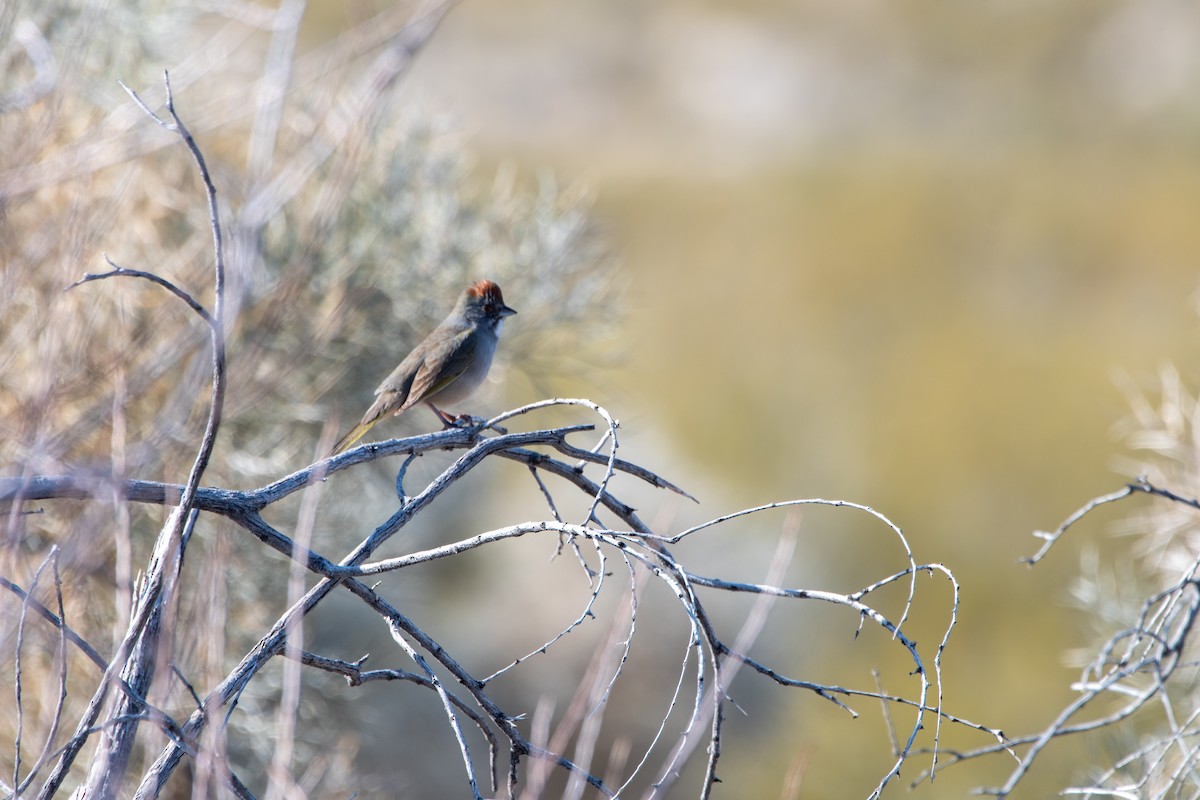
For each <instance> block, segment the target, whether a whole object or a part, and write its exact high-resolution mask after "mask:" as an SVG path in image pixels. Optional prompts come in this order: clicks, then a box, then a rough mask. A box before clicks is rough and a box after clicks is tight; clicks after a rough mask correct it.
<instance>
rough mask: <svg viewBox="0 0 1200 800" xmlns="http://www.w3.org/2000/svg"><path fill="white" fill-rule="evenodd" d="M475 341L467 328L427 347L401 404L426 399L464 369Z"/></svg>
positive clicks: (469, 361) (472, 355) (473, 348)
mask: <svg viewBox="0 0 1200 800" xmlns="http://www.w3.org/2000/svg"><path fill="white" fill-rule="evenodd" d="M475 342H476V339H475V338H474V337H472V336H471V331H470V330H464V331H462V332H460V333H457V334H455V335H454V336H453V337H451V338H449V339H447V340H446V341H444V342H441V343H440V344H437V345H435V346H433V347H432V348H430V351H429V352H428V353H426V354H425V357H424V359H423V361H422V363H421V366H420V368H419V369H417V374H416V377H415V378H414V379H413V382H412V386H411V387H410V388H409V390H408V399H407V400H406V401H405V403H404V407H405V408H408V407H409V406H412V405H415V404H416V403H419V402H420V401H422V400H427V399H429V398H430V397H432V396H433V395H435V394H437V393H438V392H440V391H441V390H442V389H444V388H446V386H448V385H449V384H451V383H453V382H454V381H456V380H457V379H458V378H459V377H460V376H461V375H462V374H463V373H464V372H466V371H467V368H468V367H470V366H471V361H472V360H473V359H474V357H475ZM439 365H444V366H442V367H439Z"/></svg>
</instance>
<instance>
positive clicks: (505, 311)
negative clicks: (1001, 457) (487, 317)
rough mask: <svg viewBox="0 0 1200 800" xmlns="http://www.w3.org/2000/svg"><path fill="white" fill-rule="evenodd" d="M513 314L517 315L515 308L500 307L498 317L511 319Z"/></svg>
mask: <svg viewBox="0 0 1200 800" xmlns="http://www.w3.org/2000/svg"><path fill="white" fill-rule="evenodd" d="M515 313H517V310H516V309H515V308H509V307H508V306H500V316H501V317H511V316H512V315H513V314H515Z"/></svg>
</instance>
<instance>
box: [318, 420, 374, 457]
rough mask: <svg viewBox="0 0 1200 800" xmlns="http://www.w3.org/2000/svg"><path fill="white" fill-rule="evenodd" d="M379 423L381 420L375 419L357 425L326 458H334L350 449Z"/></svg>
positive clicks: (339, 440)
mask: <svg viewBox="0 0 1200 800" xmlns="http://www.w3.org/2000/svg"><path fill="white" fill-rule="evenodd" d="M378 421H379V418H378V417H376V418H375V419H372V420H366V421H363V422H360V423H358V424H357V425H355V426H354V427H353V428H351V429H350V432H349V433H347V434H346V435H345V436H343V437H342V438H341V439H338V443H337V444H335V445H334V446H333V449H332V450H330V451H329V455H328V456H326V458H332V457H333V456H336V455H337V454H338V453H340V452H342V451H343V450H345V449H347V448H348V447H350V445H352V444H354V443H355V442H357V441H358V440H359V439H361V438H362V437H364V436H366V435H367V431H369V430H371V428H372V426H374V425H375V423H376V422H378Z"/></svg>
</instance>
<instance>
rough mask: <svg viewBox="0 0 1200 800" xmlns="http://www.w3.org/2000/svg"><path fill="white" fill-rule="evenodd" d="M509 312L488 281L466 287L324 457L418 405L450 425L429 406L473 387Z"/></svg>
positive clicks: (445, 416) (480, 379)
mask: <svg viewBox="0 0 1200 800" xmlns="http://www.w3.org/2000/svg"><path fill="white" fill-rule="evenodd" d="M515 313H517V312H516V311H514V310H513V309H511V308H509V307H508V306H506V305H504V296H503V295H502V294H500V287H499V286H497V285H496V284H495V283H493V282H492V281H489V280H481V281H476V282H475V283H473V284H471V285H470V286H468V287H467V289H466V291H464V292H463V293H462V296H461V297H459V298H458V305H456V306H454V310H453V311H451V312H450V316H448V317H446V319H444V320H442V324H440V325H438V326H437V327H436V328H434V329H433V332H432V333H430V334H429V335H428V336H426V337H425V340H424V341H422V342H421V343H420V344H419V345H417V347H416V349H414V350H413V351H412V352H411V353H409V354H408V356H407V357H405V359H404V360H403V361H401V362H400V366H398V367H396V369H395V370H394V371H393V372H392V374H391V375H388V376H387V379H386V380H384V382H383V383H381V384H380V385H379V388H378V389H376V390H375V395H376V397H375V402H374V403H372V404H371V407H370V408H368V409H367V413H366V414H363V418H362V421H361V422H359V423H358V424H357V425H355V426H354V428H353V430H351V431H350V432H349V433H347V434H346V435H345V436H343V437H342V438H341V439H339V440H338V443H337V444H335V445H334V446H333V450H332V451H331V452H330V455H337V454H338V453H340V452H342V451H343V450H345V449H346V448H347V447H349V446H350V445H352V444H354V443H355V442H357V441H358V440H359V439H361V438H362V437H363V435H364V434H365V433H366V432H367V431H369V430H370V429H371V426H372V425H374V424H375V423H376V422H378V421H379V420H381V419H383V418H384V417H385V416H387V415H388V414H399V413H401V412H402V411H405V410H407V409H409V408H412V407H413V406H415V405H416V404H417V403H421V402H423V403H426V404H428V406H429V407H430V408H432V409H433V413H435V414H437V415H438V419H440V420H441V421H442V424H444V425H447V426H449V425H453V424H454V422H455V420H456V418H455V417H452V416H450V415H448V414H446V413H445V412H443V411H442V410H441V409H439V408H438V407H437V405H435V403H437V404H440V405H443V406H444V405H446V404H447V403H457V402H459V401H461V400H464V399H466V398H467V396H468V395H470V394H471V392H473V391H475V390H476V389H477V388H479V384H481V383H483V379H484V378H486V377H487V374H488V369H489V368H490V367H491V366H492V355H493V354H494V353H495V352H496V343H497V342H498V341H500V329H501V328H502V327H503V325H504V318H505V317H507V316H509V315H511V314H515Z"/></svg>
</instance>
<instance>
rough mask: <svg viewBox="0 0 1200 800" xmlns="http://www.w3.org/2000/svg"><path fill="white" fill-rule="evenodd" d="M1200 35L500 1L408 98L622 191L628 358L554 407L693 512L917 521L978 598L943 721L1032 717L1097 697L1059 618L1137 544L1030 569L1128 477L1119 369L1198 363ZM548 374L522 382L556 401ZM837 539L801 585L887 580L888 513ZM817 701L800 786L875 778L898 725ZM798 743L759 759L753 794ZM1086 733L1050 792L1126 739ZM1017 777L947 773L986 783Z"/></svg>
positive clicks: (447, 41)
mask: <svg viewBox="0 0 1200 800" xmlns="http://www.w3.org/2000/svg"><path fill="white" fill-rule="evenodd" d="M1198 45H1200V15H1198V13H1197V11H1196V10H1195V9H1192V8H1190V7H1188V6H1187V5H1186V4H1180V3H1171V2H1156V1H1152V2H1096V1H1095V0H1084V1H1082V2H1059V3H1053V4H1045V3H1027V2H1017V3H1012V2H1008V3H928V2H866V1H855V2H758V3H748V4H746V3H720V2H710V3H686V2H664V3H643V2H616V3H598V2H561V0H553V1H552V2H524V3H519V4H511V3H494V2H493V3H487V2H478V3H466V4H464V5H463V6H461V7H460V8H458V9H456V10H455V11H454V13H453V14H452V15H451V17H450V18H449V20H448V21H447V23H446V24H445V25H444V27H443V29H442V30H441V31H440V32H439V34H438V35H437V37H436V38H435V40H434V41H433V42H432V44H431V45H430V46H429V48H428V50H427V51H426V52H425V53H424V54H423V55H422V57H421V61H420V63H419V65H418V67H417V69H416V71H415V73H414V75H413V76H412V79H411V84H410V86H411V91H412V93H413V95H414V97H419V98H421V100H422V101H423V102H425V103H428V104H429V105H430V106H433V107H438V108H445V109H449V110H451V111H452V112H453V113H454V114H455V115H457V116H458V118H459V119H460V120H461V121H462V124H463V125H464V127H465V128H466V129H467V131H468V132H469V133H470V135H471V144H472V147H473V148H474V149H475V151H476V152H477V153H478V154H479V155H480V171H481V173H482V174H483V175H485V176H486V175H487V174H488V171H489V169H492V168H493V167H494V166H495V165H496V164H499V163H507V162H515V163H516V164H517V165H518V166H519V168H520V169H521V170H524V171H528V172H530V173H532V172H533V171H534V170H536V169H538V168H543V167H551V168H553V170H554V171H555V174H556V175H557V176H558V177H559V179H560V180H562V181H564V182H572V181H576V180H578V181H584V182H586V183H588V184H589V185H590V186H592V187H594V191H595V194H596V198H597V211H598V214H599V216H600V218H601V219H602V220H603V221H604V222H606V223H607V224H608V225H609V226H610V229H611V235H612V237H613V239H614V241H615V242H616V243H617V244H618V246H619V247H620V249H621V251H622V254H623V270H624V279H625V280H626V281H627V285H628V298H629V301H630V307H629V314H628V318H627V321H626V323H625V325H624V328H623V339H622V341H621V342H620V346H621V347H622V348H623V352H625V353H626V354H627V356H626V357H625V358H624V359H623V360H622V361H621V368H620V369H619V370H618V371H616V372H614V373H608V374H605V376H604V378H603V379H602V380H599V381H597V383H598V385H596V386H590V385H585V386H576V385H572V384H570V383H569V382H564V383H566V384H567V385H564V386H562V387H560V390H561V391H562V392H564V393H586V394H587V395H588V396H590V397H593V398H594V399H596V400H598V401H600V402H602V403H605V404H606V405H609V406H610V407H611V408H613V409H614V413H617V414H618V415H619V416H620V417H621V419H622V421H623V423H624V425H625V444H626V446H627V447H628V448H630V449H629V451H627V452H630V453H636V454H637V455H639V456H643V457H644V459H647V460H650V461H651V462H652V463H654V464H656V465H660V466H661V467H662V468H663V470H664V471H665V472H666V473H667V474H668V475H669V476H670V477H672V478H674V479H678V480H681V481H682V482H684V483H685V484H686V485H687V486H688V487H689V488H691V489H693V490H694V491H695V492H696V493H698V494H699V495H700V496H701V499H702V501H703V505H702V509H701V510H694V509H690V508H684V509H682V510H681V512H680V513H681V514H683V515H684V517H685V518H687V519H689V520H690V519H693V518H695V519H701V518H705V517H707V516H715V515H716V514H718V513H721V512H724V511H728V510H732V509H734V508H739V507H742V506H749V505H755V504H758V503H761V502H766V501H769V500H773V499H783V498H789V497H818V496H819V497H837V498H845V499H850V500H855V501H859V502H863V503H867V504H870V505H872V506H873V507H875V508H877V509H879V510H880V511H882V512H884V513H886V514H887V515H889V516H890V517H891V518H892V519H893V520H895V521H896V522H898V523H899V524H900V525H901V526H902V527H903V528H904V529H905V531H906V532H907V534H908V536H909V537H910V539H911V541H912V544H913V547H914V549H915V550H916V552H917V557H918V560H925V561H940V562H944V563H945V564H947V565H949V566H950V567H951V568H953V569H954V571H955V573H956V574H957V576H958V577H959V580H960V581H961V582H962V585H963V597H962V606H961V609H960V613H959V628H958V630H957V631H956V633H955V635H954V637H953V639H952V641H951V645H950V647H949V649H948V651H947V654H946V660H945V661H946V699H947V702H948V704H949V705H950V706H951V707H952V709H953V710H954V711H955V712H957V713H962V714H964V715H965V716H968V717H971V718H972V719H975V720H977V721H980V722H984V723H986V724H989V725H992V726H995V727H1000V728H1003V729H1004V730H1005V731H1006V732H1007V733H1009V734H1017V733H1025V732H1028V731H1030V730H1032V729H1035V728H1038V727H1040V726H1042V725H1044V724H1046V723H1047V722H1048V721H1049V719H1050V718H1051V715H1052V714H1053V713H1054V712H1055V711H1056V710H1057V708H1059V707H1061V706H1062V705H1063V704H1064V703H1065V702H1066V701H1067V700H1068V699H1069V697H1070V694H1069V692H1068V691H1067V689H1066V686H1067V684H1068V683H1069V682H1070V681H1071V680H1072V679H1073V678H1074V677H1076V676H1077V668H1076V667H1075V666H1073V665H1072V666H1067V665H1066V664H1065V663H1064V662H1065V660H1066V658H1067V656H1066V653H1067V651H1068V650H1070V649H1071V648H1076V647H1080V646H1083V645H1085V644H1088V643H1090V642H1092V638H1091V637H1092V631H1091V630H1089V629H1087V628H1086V627H1085V626H1083V625H1082V624H1081V619H1082V618H1081V617H1080V616H1078V615H1077V614H1076V613H1075V612H1073V611H1071V610H1069V609H1068V608H1066V607H1065V605H1066V604H1067V602H1068V600H1069V595H1068V591H1067V589H1068V584H1069V581H1070V576H1071V575H1072V574H1073V573H1074V572H1075V570H1076V569H1077V566H1078V560H1077V559H1078V554H1079V549H1080V548H1081V547H1082V546H1084V545H1085V543H1093V544H1098V545H1099V546H1101V547H1102V548H1103V549H1104V552H1106V553H1110V554H1113V555H1114V556H1116V557H1122V555H1121V554H1122V553H1123V551H1122V550H1120V548H1114V547H1113V546H1112V545H1111V543H1110V542H1105V541H1104V540H1105V538H1106V537H1107V536H1108V534H1109V533H1110V531H1109V529H1108V528H1107V527H1106V526H1105V524H1103V522H1101V521H1098V522H1097V523H1095V524H1093V525H1091V526H1089V527H1087V528H1084V529H1080V530H1078V531H1076V532H1075V533H1073V534H1072V536H1071V539H1070V540H1069V541H1068V542H1067V544H1066V546H1064V547H1063V548H1061V549H1060V550H1058V551H1056V553H1055V555H1054V556H1053V558H1052V559H1051V560H1050V562H1049V563H1046V564H1043V565H1042V566H1040V567H1038V568H1037V569H1036V570H1032V571H1031V570H1028V569H1026V568H1024V567H1022V566H1020V565H1018V563H1017V561H1018V559H1019V558H1020V557H1021V556H1024V555H1028V554H1029V553H1031V552H1032V551H1033V550H1034V549H1035V548H1036V545H1037V544H1038V541H1037V540H1035V539H1034V538H1033V537H1032V536H1031V533H1032V532H1033V531H1034V530H1036V529H1042V528H1047V527H1053V526H1054V525H1056V524H1057V523H1058V522H1059V521H1060V520H1061V519H1062V518H1063V517H1065V516H1066V515H1067V514H1068V513H1069V512H1070V511H1072V510H1073V509H1074V508H1075V507H1076V506H1078V505H1079V504H1081V503H1082V502H1083V501H1084V500H1086V499H1087V498H1088V497H1090V496H1092V495H1094V494H1097V493H1101V492H1104V491H1107V490H1109V489H1110V488H1114V487H1115V486H1117V485H1118V484H1119V482H1120V481H1121V480H1122V477H1123V476H1122V475H1121V474H1119V473H1118V471H1117V470H1116V467H1115V463H1116V459H1117V458H1118V456H1120V455H1122V454H1123V453H1124V452H1125V450H1124V449H1123V443H1121V442H1119V441H1117V440H1116V437H1115V436H1114V429H1115V426H1116V424H1117V423H1118V422H1119V420H1121V419H1122V418H1123V417H1124V416H1125V414H1126V402H1125V398H1124V396H1123V394H1122V391H1121V390H1120V388H1119V387H1118V382H1117V380H1115V376H1116V375H1119V374H1126V375H1128V376H1130V377H1131V378H1132V380H1133V382H1134V383H1135V384H1136V385H1139V386H1142V387H1146V388H1151V387H1153V385H1154V384H1155V382H1156V378H1155V374H1156V371H1157V369H1158V368H1159V367H1160V365H1161V364H1163V363H1165V362H1168V361H1171V362H1175V363H1178V364H1180V365H1181V366H1182V367H1183V368H1184V370H1185V372H1186V371H1187V370H1188V367H1189V365H1190V364H1191V363H1193V359H1194V357H1195V355H1196V347H1195V343H1194V342H1195V337H1196V334H1197V324H1196V317H1195V314H1194V305H1195V301H1196V298H1195V294H1194V291H1195V288H1196V266H1197V257H1198V256H1200V224H1198V221H1197V210H1200V161H1198V159H1197V157H1198V156H1200V147H1198V146H1197V144H1196V141H1197V139H1196V134H1197V132H1198V131H1197V127H1198V125H1197V123H1198V122H1200V113H1198V112H1200V104H1198V101H1197V97H1200V94H1198V93H1197V89H1198V88H1200V80H1198V79H1200V46H1198ZM511 302H512V303H513V304H514V305H516V306H517V307H520V298H511ZM519 323H520V318H519V317H518V318H517V320H516V322H515V324H518V325H519ZM510 377H511V376H510ZM522 387H523V384H522V383H521V382H520V381H519V380H510V381H509V382H508V387H507V390H506V396H507V398H508V399H509V400H510V401H512V402H517V401H522V400H527V399H534V398H533V397H531V396H526V394H525V392H524V391H522ZM780 521H781V520H779V519H773V520H771V521H769V522H767V521H764V522H762V523H761V524H759V525H758V527H757V528H752V529H749V530H742V531H739V535H744V536H760V537H764V538H765V537H772V536H774V535H775V534H776V532H777V530H778V525H779V523H780ZM830 522H831V518H830V517H827V516H825V515H822V514H819V513H810V514H808V515H807V516H806V518H805V521H804V525H803V526H802V533H801V539H800V545H799V550H800V555H799V556H798V559H800V560H804V561H807V563H806V564H805V570H806V571H805V573H804V574H805V576H806V577H805V578H804V580H809V581H811V582H813V583H819V584H820V585H822V586H825V587H827V588H832V587H840V588H842V589H843V590H849V589H851V588H854V587H855V586H857V585H858V584H857V583H856V582H857V581H859V580H863V579H865V575H866V573H864V572H863V571H862V570H861V569H859V568H858V567H859V566H861V565H862V564H864V563H865V564H869V565H870V566H871V567H872V568H875V569H877V570H881V569H886V568H887V567H886V566H885V565H887V564H888V563H889V562H888V561H887V559H886V558H884V557H883V554H884V553H886V554H887V555H888V556H889V557H892V556H894V555H895V554H894V553H892V552H891V551H890V550H888V547H890V542H888V543H887V544H886V545H885V544H882V543H883V542H886V541H887V539H886V535H885V534H884V533H883V532H882V531H880V530H874V529H872V528H871V526H870V525H868V524H867V523H866V522H865V521H859V522H857V523H853V524H850V525H848V526H846V527H839V528H836V529H835V530H836V535H834V534H831V533H830V531H829V530H828V528H827V525H828V523H830ZM872 537H875V538H872ZM718 538H719V537H718ZM730 539H731V540H732V539H733V537H730ZM729 546H730V547H731V548H738V547H740V545H739V544H737V543H736V541H729ZM767 552H769V550H768V551H767ZM806 552H807V553H808V554H810V557H806V556H805V553H806ZM812 554H819V559H820V562H819V563H818V564H813V563H811V555H812ZM877 554H880V555H878V556H877ZM762 569H763V570H764V571H765V565H764V566H763V568H762ZM814 571H815V572H816V573H817V574H818V575H824V576H825V577H824V579H820V578H818V579H816V580H815V581H814V580H812V579H811V577H809V576H811V575H812V574H813V572H814ZM875 574H881V573H879V572H876V573H875ZM850 576H854V577H850ZM801 582H803V581H801ZM935 596H936V594H935ZM853 624H854V621H853V620H850V619H847V620H846V621H845V627H844V629H842V630H841V633H844V634H845V635H846V636H847V637H848V636H849V635H850V633H851V632H852V626H853ZM834 630H837V629H836V626H835V628H834ZM793 633H795V635H797V636H803V635H804V634H803V633H802V632H799V631H793ZM925 635H926V636H927V637H928V636H932V635H934V634H933V633H932V632H929V633H926V634H925ZM817 671H818V672H821V671H824V670H821V669H818V670H817ZM834 671H835V672H836V668H834ZM858 685H862V684H861V683H859V684H858ZM892 688H895V687H892ZM789 702H790V703H792V704H791V705H790V706H789V713H791V714H794V719H795V720H796V725H797V730H799V731H801V732H802V737H801V738H802V739H803V744H802V746H804V747H809V748H812V758H811V763H810V769H809V772H808V774H807V776H806V781H805V783H804V788H803V791H802V793H801V796H802V797H831V798H832V797H847V796H862V795H863V794H865V793H866V791H867V790H868V789H869V788H870V786H871V785H873V781H874V780H875V779H876V778H877V777H878V774H879V773H880V772H881V769H880V765H882V764H884V763H885V761H884V760H883V759H882V757H881V756H880V754H879V753H878V752H876V751H874V745H873V744H872V748H871V749H872V752H873V756H872V757H871V758H867V757H864V756H863V754H862V751H861V750H858V749H857V748H858V747H859V746H860V745H862V744H863V743H864V742H868V741H870V742H872V743H874V742H876V741H878V740H879V738H880V737H882V735H883V730H882V726H881V723H879V721H878V712H877V710H876V709H875V708H874V707H868V708H861V707H860V708H859V710H860V711H862V712H863V717H864V718H863V719H859V720H857V721H854V722H850V721H848V720H846V719H845V718H844V717H841V716H837V715H830V716H829V717H828V718H826V717H825V716H824V714H825V711H824V709H822V708H821V705H822V704H821V703H820V701H817V700H816V699H814V698H811V697H804V698H800V699H793V700H791V701H789ZM860 705H861V704H860ZM818 719H819V720H820V722H817V721H816V720H818ZM982 739H983V737H978V738H977V739H976V740H975V742H974V743H976V744H983V743H984V742H983V741H982ZM968 741H969V740H968ZM796 744H797V743H796V742H795V741H791V742H779V743H778V751H779V752H778V753H777V754H771V755H767V753H771V752H772V751H769V750H768V751H764V758H765V759H766V761H769V762H770V764H771V765H772V766H773V767H775V768H776V769H775V772H774V775H773V776H771V777H769V778H768V777H766V776H764V783H763V784H762V785H761V786H759V787H758V788H757V789H756V791H758V792H761V794H759V795H756V796H763V797H771V796H776V795H775V794H774V792H777V791H778V789H777V788H776V789H772V788H770V787H772V786H775V787H778V785H779V784H778V782H775V783H772V781H778V778H779V774H780V773H781V772H782V767H781V765H782V766H786V764H787V763H788V761H789V759H790V758H791V757H792V755H793V752H794V751H793V749H792V748H794V747H795V746H796ZM1076 746H1077V745H1073V744H1071V745H1063V746H1062V749H1060V750H1059V751H1057V754H1056V757H1055V762H1054V765H1053V766H1047V767H1046V768H1043V769H1041V770H1035V771H1034V775H1033V778H1032V779H1031V782H1030V783H1029V784H1028V785H1027V788H1026V789H1025V792H1026V793H1025V794H1024V796H1029V797H1035V796H1046V795H1047V794H1049V793H1051V792H1052V791H1054V789H1056V788H1062V786H1063V785H1065V783H1066V781H1067V780H1069V777H1068V776H1070V775H1071V774H1072V770H1073V768H1075V767H1078V766H1080V763H1081V762H1080V761H1079V759H1081V758H1084V757H1086V756H1085V755H1084V754H1087V753H1090V754H1091V755H1093V756H1095V755H1096V754H1097V751H1096V750H1093V749H1087V748H1083V747H1080V748H1079V749H1078V750H1075V749H1072V748H1073V747H1076ZM1095 746H1096V745H1092V746H1091V747H1095ZM734 747H735V748H736V745H734ZM1099 752H1101V753H1102V752H1103V750H1102V749H1101V750H1100V751H1099ZM1007 765H1008V764H1007V762H1005V761H1004V758H1003V757H994V758H993V759H992V761H991V762H990V763H989V764H988V765H987V766H986V767H985V766H983V765H982V764H979V765H976V766H963V767H958V768H956V769H952V770H950V771H949V772H947V773H946V774H945V776H944V782H943V783H941V784H940V790H939V789H938V786H939V784H935V786H934V788H933V789H930V788H929V787H925V788H923V789H922V791H923V792H925V793H927V794H926V796H933V797H951V796H963V795H964V794H965V792H966V790H967V789H968V788H970V787H973V786H979V785H985V784H988V783H989V782H991V781H994V780H995V778H996V775H997V772H993V770H997V771H998V772H1003V771H1004V768H1005V767H1007ZM760 766H762V767H764V769H763V772H767V770H766V768H765V767H766V762H764V763H762V764H761V765H760ZM906 774H910V773H908V772H907V771H906ZM910 777H911V774H910ZM1076 777H1077V775H1076ZM1038 780H1045V781H1046V782H1045V783H1037V781H1038Z"/></svg>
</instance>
